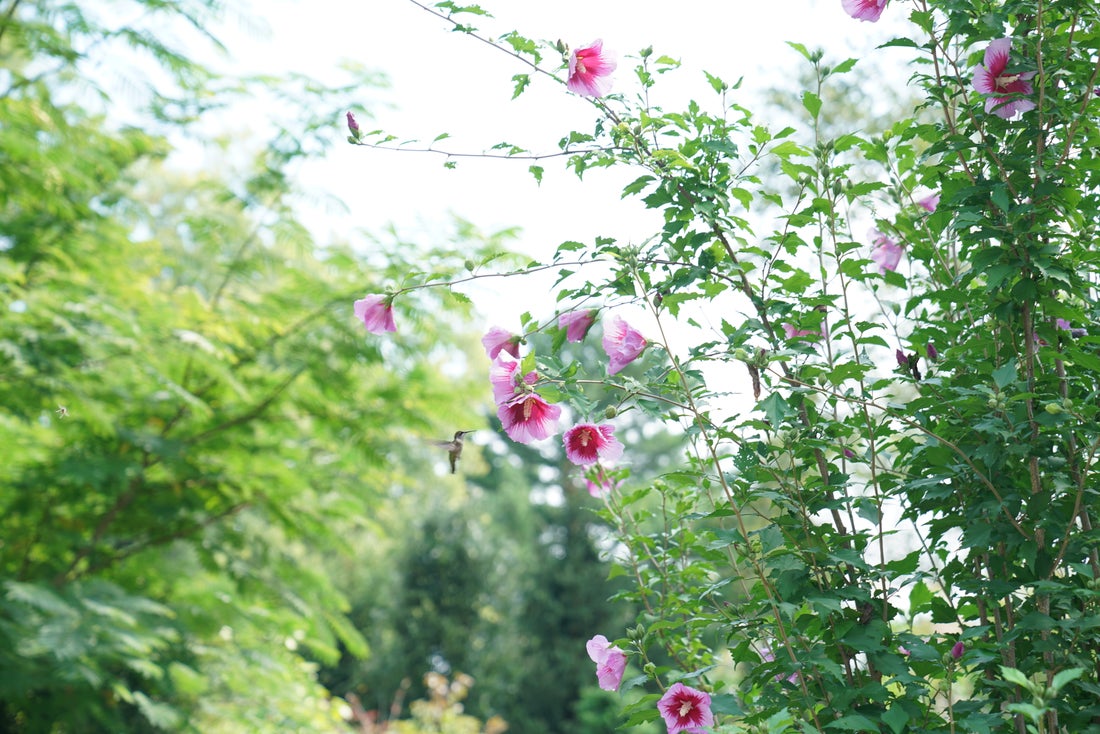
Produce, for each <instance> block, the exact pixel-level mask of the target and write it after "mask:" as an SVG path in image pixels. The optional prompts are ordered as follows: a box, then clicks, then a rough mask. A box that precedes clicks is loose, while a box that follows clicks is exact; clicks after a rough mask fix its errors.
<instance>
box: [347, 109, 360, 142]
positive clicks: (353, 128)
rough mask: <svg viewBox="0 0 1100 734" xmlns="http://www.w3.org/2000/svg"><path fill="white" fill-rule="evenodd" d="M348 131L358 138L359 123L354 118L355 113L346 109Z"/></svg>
mask: <svg viewBox="0 0 1100 734" xmlns="http://www.w3.org/2000/svg"><path fill="white" fill-rule="evenodd" d="M348 132H350V133H351V134H352V136H353V137H354V138H355V139H356V140H358V139H359V123H358V122H356V120H355V115H354V114H353V113H352V112H351V111H350V110H348Z"/></svg>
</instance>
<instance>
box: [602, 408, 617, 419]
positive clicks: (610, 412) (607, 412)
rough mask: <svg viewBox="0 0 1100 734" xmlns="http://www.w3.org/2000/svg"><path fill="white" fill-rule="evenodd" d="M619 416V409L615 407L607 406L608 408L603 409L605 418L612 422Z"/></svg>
mask: <svg viewBox="0 0 1100 734" xmlns="http://www.w3.org/2000/svg"><path fill="white" fill-rule="evenodd" d="M618 414H619V409H618V408H616V407H615V406H614V405H609V406H607V407H606V408H604V409H603V417H604V418H607V419H608V420H611V419H612V418H614V417H615V416H617V415H618Z"/></svg>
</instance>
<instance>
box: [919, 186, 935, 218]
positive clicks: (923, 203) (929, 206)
mask: <svg viewBox="0 0 1100 734" xmlns="http://www.w3.org/2000/svg"><path fill="white" fill-rule="evenodd" d="M939 205H940V192H938V191H937V192H935V193H933V194H929V195H928V196H926V197H924V198H923V199H917V206H919V207H920V208H921V209H924V210H925V211H927V212H929V213H931V212H934V211H936V207H938V206H939Z"/></svg>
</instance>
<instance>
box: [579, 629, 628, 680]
mask: <svg viewBox="0 0 1100 734" xmlns="http://www.w3.org/2000/svg"><path fill="white" fill-rule="evenodd" d="M585 647H586V648H587V649H588V657H590V658H592V662H594V663H596V678H597V679H598V680H599V682H600V688H602V689H604V690H605V691H617V690H619V684H621V683H622V682H623V672H624V671H625V670H626V653H625V652H623V651H622V650H620V649H619V648H617V647H615V646H614V645H612V644H611V643H610V642H608V641H607V638H606V637H604V636H603V635H596V636H595V637H593V638H592V639H591V640H589V641H588V643H587V644H586V645H585Z"/></svg>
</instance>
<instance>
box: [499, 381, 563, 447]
mask: <svg viewBox="0 0 1100 734" xmlns="http://www.w3.org/2000/svg"><path fill="white" fill-rule="evenodd" d="M560 416H561V408H560V407H558V406H557V405H551V404H550V403H548V402H546V401H545V400H544V399H543V397H542V396H541V395H539V394H538V393H536V392H527V393H521V394H520V395H517V396H516V397H514V398H512V399H511V400H509V401H508V402H506V403H502V404H501V405H500V407H499V408H497V417H499V418H500V422H501V425H503V426H504V432H505V433H507V434H508V437H509V438H511V439H512V440H513V441H516V442H517V443H531V442H532V441H541V440H542V439H544V438H549V437H550V436H551V435H553V434H554V433H556V432H557V430H558V418H559V417H560Z"/></svg>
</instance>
